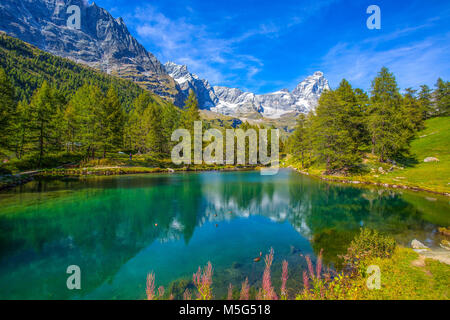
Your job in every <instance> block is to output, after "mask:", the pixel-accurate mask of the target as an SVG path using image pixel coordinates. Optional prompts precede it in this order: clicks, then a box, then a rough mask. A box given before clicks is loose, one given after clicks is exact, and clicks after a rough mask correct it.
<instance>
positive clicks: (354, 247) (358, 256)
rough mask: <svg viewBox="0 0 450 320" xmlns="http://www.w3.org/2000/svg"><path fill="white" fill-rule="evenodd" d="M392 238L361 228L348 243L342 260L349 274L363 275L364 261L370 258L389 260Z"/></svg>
mask: <svg viewBox="0 0 450 320" xmlns="http://www.w3.org/2000/svg"><path fill="white" fill-rule="evenodd" d="M395 247H396V243H395V240H394V238H392V237H389V236H384V235H382V234H379V233H378V232H377V231H376V230H371V229H367V228H364V229H363V228H362V229H361V232H360V233H359V235H358V236H356V237H355V238H354V239H353V240H352V242H351V243H350V247H349V248H348V249H347V254H346V255H344V256H343V257H342V258H343V259H344V265H345V266H346V267H347V268H349V269H350V270H349V271H350V272H359V273H360V274H362V275H364V274H365V270H366V262H365V261H366V260H367V259H372V258H389V257H391V256H392V254H393V253H394V250H395Z"/></svg>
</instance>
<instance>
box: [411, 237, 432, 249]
mask: <svg viewBox="0 0 450 320" xmlns="http://www.w3.org/2000/svg"><path fill="white" fill-rule="evenodd" d="M411 248H413V249H419V250H427V249H430V248H428V247H427V246H426V245H424V244H423V243H422V242H420V241H419V240H417V239H414V240H413V241H411Z"/></svg>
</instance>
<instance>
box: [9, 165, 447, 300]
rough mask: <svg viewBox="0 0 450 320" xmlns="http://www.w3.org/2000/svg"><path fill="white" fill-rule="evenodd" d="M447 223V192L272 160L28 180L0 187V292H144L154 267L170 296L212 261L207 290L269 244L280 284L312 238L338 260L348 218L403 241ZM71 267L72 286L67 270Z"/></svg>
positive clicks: (353, 228)
mask: <svg viewBox="0 0 450 320" xmlns="http://www.w3.org/2000/svg"><path fill="white" fill-rule="evenodd" d="M443 225H446V226H448V225H450V206H449V200H448V198H446V197H439V196H435V195H429V194H421V193H411V192H405V191H400V190H386V189H380V188H375V187H354V186H348V185H338V184H328V183H327V182H324V181H319V180H316V179H311V178H309V177H306V176H302V175H300V174H298V173H296V172H294V171H292V170H288V169H286V170H281V171H280V173H279V174H277V175H275V176H261V175H260V174H259V172H222V173H220V172H205V173H181V174H173V175H169V174H154V175H137V176H115V177H88V178H81V179H78V178H76V179H75V178H74V179H63V180H43V181H34V182H32V183H30V184H27V185H25V186H22V187H19V188H17V189H15V190H12V191H9V192H7V193H1V194H0V299H144V298H145V281H146V274H147V273H148V272H150V271H154V272H155V274H156V285H157V287H158V286H160V285H163V286H165V287H166V292H168V291H169V287H170V288H171V289H170V290H171V291H172V292H173V294H174V296H175V297H176V298H180V297H181V296H182V292H183V291H184V289H185V288H186V286H188V287H189V285H188V280H189V279H192V273H194V272H195V271H196V270H197V268H198V266H204V265H205V264H206V263H207V262H208V261H211V262H212V264H213V268H214V276H213V290H214V297H215V298H218V299H220V298H224V297H225V296H226V288H227V287H228V284H229V283H232V284H233V285H234V287H235V288H237V287H240V283H241V282H242V281H243V280H244V279H245V278H246V277H248V278H249V281H250V283H251V284H252V285H253V286H254V287H257V286H258V285H259V284H260V279H261V277H262V272H263V268H264V265H263V264H264V263H263V262H262V261H261V262H254V261H253V259H254V258H255V257H257V256H259V253H260V252H263V253H264V254H265V253H267V252H268V251H269V249H270V248H271V247H273V248H274V250H275V260H274V265H273V267H272V270H273V273H272V277H273V281H274V284H275V286H276V288H277V291H279V280H278V279H279V278H280V273H281V267H280V265H281V261H282V260H283V259H285V260H287V261H288V262H289V280H288V289H289V292H290V294H291V295H292V296H293V295H294V294H295V292H298V290H299V288H300V287H301V279H300V278H301V276H300V275H301V271H302V270H303V269H304V268H305V259H304V255H311V257H312V258H313V261H314V259H315V257H316V255H317V254H318V253H319V251H320V249H322V248H323V250H324V262H325V264H326V265H328V266H329V267H330V268H333V267H336V266H338V265H339V259H338V255H339V254H342V253H344V252H345V249H346V248H347V247H348V244H349V243H350V241H351V239H352V238H353V237H354V235H355V234H356V233H357V232H358V231H359V228H360V227H362V226H364V227H370V228H373V229H377V230H380V231H382V232H385V233H387V234H391V235H393V236H395V238H396V239H397V240H398V242H400V243H402V244H405V245H406V244H408V243H409V242H410V241H411V240H412V239H414V238H417V239H419V240H421V241H423V242H424V243H426V244H427V245H429V246H436V245H438V243H439V241H440V240H441V238H440V235H439V234H438V233H437V227H438V226H443ZM69 265H78V266H79V267H80V268H81V290H73V291H71V290H68V289H67V287H66V280H67V278H68V276H69V275H68V274H66V269H67V267H68V266H69Z"/></svg>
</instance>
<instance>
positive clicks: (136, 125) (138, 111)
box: [126, 92, 152, 153]
mask: <svg viewBox="0 0 450 320" xmlns="http://www.w3.org/2000/svg"><path fill="white" fill-rule="evenodd" d="M150 103H152V98H151V96H150V94H149V93H147V92H145V93H142V94H141V95H139V96H138V97H137V98H136V99H135V100H134V102H133V109H132V110H131V111H130V114H129V116H128V123H127V129H126V132H127V136H128V139H129V140H130V148H131V149H133V150H137V151H138V152H139V153H144V152H146V150H147V138H146V137H147V134H148V125H147V124H148V121H146V119H145V116H144V113H145V111H146V110H147V108H148V107H149V105H150Z"/></svg>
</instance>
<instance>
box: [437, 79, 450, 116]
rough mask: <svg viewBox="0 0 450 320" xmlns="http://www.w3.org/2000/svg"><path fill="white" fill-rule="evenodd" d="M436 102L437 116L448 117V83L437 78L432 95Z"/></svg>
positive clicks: (449, 106)
mask: <svg viewBox="0 0 450 320" xmlns="http://www.w3.org/2000/svg"><path fill="white" fill-rule="evenodd" d="M433 95H434V99H435V100H436V109H437V112H438V115H439V116H449V115H450V82H449V81H443V80H442V79H441V78H439V79H438V80H437V82H436V90H435V91H434V93H433Z"/></svg>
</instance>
